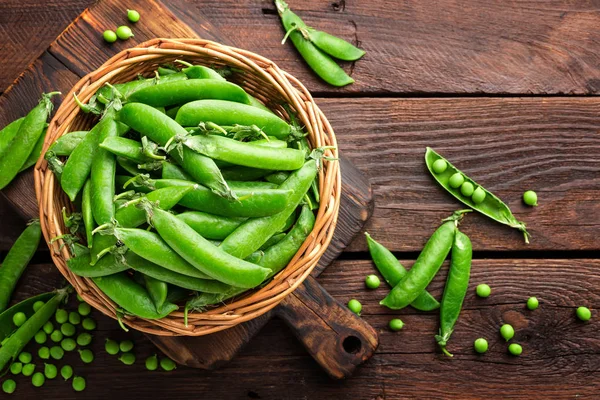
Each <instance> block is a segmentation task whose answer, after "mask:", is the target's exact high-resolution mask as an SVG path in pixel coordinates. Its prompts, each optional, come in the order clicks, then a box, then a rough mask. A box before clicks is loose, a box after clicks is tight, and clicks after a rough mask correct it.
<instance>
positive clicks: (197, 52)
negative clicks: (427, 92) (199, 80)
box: [35, 39, 341, 336]
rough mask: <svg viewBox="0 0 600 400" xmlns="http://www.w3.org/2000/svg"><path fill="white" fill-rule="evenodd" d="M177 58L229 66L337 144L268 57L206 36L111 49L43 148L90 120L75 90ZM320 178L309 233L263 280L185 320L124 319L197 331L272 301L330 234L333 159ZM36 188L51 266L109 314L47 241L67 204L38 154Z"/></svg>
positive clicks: (151, 329) (145, 327) (335, 190)
mask: <svg viewBox="0 0 600 400" xmlns="http://www.w3.org/2000/svg"><path fill="white" fill-rule="evenodd" d="M176 59H183V60H186V61H189V62H192V63H194V64H202V65H206V66H216V67H221V66H229V67H231V68H232V69H233V71H234V73H233V74H232V76H231V77H230V78H229V79H230V80H231V81H233V82H235V83H237V84H239V85H240V86H242V87H243V88H244V89H245V90H246V91H248V92H249V93H250V94H252V95H253V96H255V97H256V98H258V99H260V100H261V101H263V102H264V103H265V104H266V105H267V106H268V107H270V108H271V109H272V110H273V111H275V112H276V113H277V114H279V115H280V116H281V117H283V118H284V119H288V116H287V113H286V111H285V109H284V108H283V107H282V106H281V104H288V105H289V106H291V108H292V109H293V110H294V111H295V112H296V113H297V115H298V117H299V118H300V119H301V121H302V123H303V124H304V125H305V126H306V130H307V131H308V135H309V136H308V138H309V141H310V143H311V146H312V147H320V146H337V144H336V139H335V135H334V133H333V129H332V128H331V125H330V124H329V122H328V121H327V119H326V118H325V115H323V113H322V112H321V110H320V109H319V108H318V107H317V105H316V104H315V102H314V101H313V99H312V97H311V95H310V93H309V92H308V90H306V88H305V87H304V86H303V85H302V84H301V83H300V82H299V81H298V80H297V79H296V78H294V77H293V76H291V75H289V74H288V73H286V72H284V71H282V70H280V69H279V68H278V67H277V66H276V65H275V64H274V63H273V62H271V61H270V60H268V59H266V58H263V57H261V56H259V55H256V54H254V53H251V52H248V51H245V50H241V49H236V48H233V47H229V46H224V45H221V44H218V43H215V42H211V41H207V40H201V39H154V40H150V41H148V42H145V43H142V44H140V45H139V46H137V47H134V48H131V49H128V50H124V51H122V52H120V53H118V54H117V55H115V56H114V57H112V58H111V59H110V60H108V61H107V62H106V63H105V64H104V65H102V66H101V67H100V68H98V69H97V70H96V71H94V72H92V73H90V74H88V75H87V76H85V77H84V78H83V79H81V80H80V81H79V82H78V83H77V84H76V85H75V86H74V87H73V89H72V90H71V92H69V93H68V94H67V95H66V96H65V97H64V101H63V103H62V105H61V106H60V108H59V109H58V110H57V112H56V115H55V116H54V118H53V119H52V121H51V122H50V126H49V127H48V133H47V136H46V142H45V144H44V152H43V153H45V151H46V150H47V148H48V147H49V146H50V144H51V143H53V142H54V141H55V140H56V139H57V138H58V137H60V136H61V135H63V134H65V133H67V132H71V131H75V130H82V129H86V128H87V129H89V127H90V126H91V124H92V123H93V117H91V116H89V115H86V114H84V113H83V112H81V110H80V109H79V107H78V106H77V105H76V104H75V102H74V100H73V94H74V93H77V95H78V97H79V98H80V99H81V100H82V101H84V102H86V101H87V100H88V99H89V98H90V97H91V96H92V95H93V94H94V93H95V92H96V90H97V89H98V88H100V87H101V86H102V85H104V83H105V82H111V83H119V82H124V81H127V80H131V79H134V78H135V77H136V76H137V75H138V74H142V75H145V76H150V75H151V74H152V71H154V70H155V69H156V67H157V66H158V65H160V64H165V63H170V62H173V61H174V60H176ZM327 154H328V155H330V156H333V157H337V150H333V151H331V150H329V151H328V153H327ZM319 184H320V185H319V187H320V192H321V203H320V204H321V205H320V208H319V211H318V214H317V218H316V223H315V227H314V229H313V231H312V233H311V234H310V236H309V237H308V238H307V240H306V241H305V242H304V244H303V245H302V247H301V249H300V250H299V251H298V253H297V254H296V255H295V257H294V258H293V260H292V261H291V262H290V263H289V265H288V266H287V267H286V268H285V269H284V270H283V271H281V272H280V273H279V274H277V275H276V276H275V278H274V279H273V280H272V281H271V282H269V283H268V284H267V285H266V286H264V287H262V288H261V289H258V290H254V291H251V292H249V294H247V295H245V296H243V297H240V298H237V299H234V301H232V302H229V303H227V304H225V305H222V306H220V307H218V308H213V309H210V310H208V311H205V312H202V313H198V312H195V313H191V314H190V315H189V319H188V325H187V326H186V325H185V324H184V313H183V312H182V311H181V309H180V310H179V311H176V312H173V313H172V314H170V315H169V316H168V317H166V318H163V319H160V320H146V319H142V318H136V317H132V316H126V317H125V318H124V319H123V322H124V323H125V324H127V325H129V326H130V327H132V328H135V329H137V330H140V331H143V332H147V333H151V334H155V335H163V336H176V335H184V336H201V335H207V334H210V333H213V332H217V331H221V330H224V329H227V328H230V327H232V326H235V325H237V324H239V323H242V322H245V321H248V320H251V319H253V318H256V317H258V316H259V315H261V314H264V313H265V312H267V311H269V310H270V309H272V308H273V307H275V306H276V305H277V304H279V302H281V300H283V298H284V297H285V296H287V295H288V294H290V293H291V292H292V291H293V290H294V289H296V288H297V287H298V286H299V285H300V284H301V283H302V281H303V280H304V279H305V278H306V277H307V276H308V275H309V274H310V272H311V270H312V269H313V268H314V267H315V265H316V264H317V263H318V261H319V259H320V258H321V256H322V255H323V253H324V252H325V249H326V248H327V246H328V245H329V242H330V241H331V237H332V236H333V231H334V229H335V225H336V221H337V215H338V210H339V205H340V191H341V178H340V170H339V165H338V163H337V162H335V161H324V167H323V169H322V170H321V171H320V172H319ZM35 191H36V196H37V199H38V203H39V208H40V221H41V225H42V230H43V233H44V237H45V238H46V242H47V243H48V246H49V247H50V250H51V254H52V258H53V260H54V263H55V264H56V267H57V268H58V269H59V271H60V272H61V273H62V274H63V275H64V276H65V278H66V279H67V280H68V281H69V282H70V283H71V284H72V285H73V287H75V289H76V290H77V292H78V293H79V294H80V295H81V297H83V298H84V299H85V301H86V302H88V303H89V304H90V305H92V306H94V307H95V308H97V309H98V310H100V311H101V312H103V313H104V314H106V315H108V316H110V317H113V318H116V305H115V304H114V303H113V302H112V301H111V300H110V299H109V298H108V297H107V296H106V295H104V293H102V292H101V291H100V290H99V289H98V287H96V285H95V284H94V283H93V282H92V281H91V280H90V279H87V278H82V277H79V276H76V275H74V274H73V273H71V271H70V270H69V268H68V267H67V265H66V260H68V259H69V258H70V257H71V254H70V253H69V250H68V246H64V243H63V242H62V240H57V241H55V242H53V243H51V239H52V238H55V237H57V236H60V235H62V234H63V233H65V232H66V228H65V226H64V223H63V221H62V215H61V210H62V209H63V207H66V208H67V210H68V211H71V210H73V205H72V204H71V203H70V202H69V200H68V198H67V196H66V195H65V194H64V193H63V192H62V190H61V189H60V185H59V183H58V181H57V180H56V179H55V177H54V175H53V173H52V172H51V171H50V170H49V168H48V165H47V163H46V161H45V160H44V159H43V157H42V158H41V159H40V160H39V161H38V162H37V164H36V166H35Z"/></svg>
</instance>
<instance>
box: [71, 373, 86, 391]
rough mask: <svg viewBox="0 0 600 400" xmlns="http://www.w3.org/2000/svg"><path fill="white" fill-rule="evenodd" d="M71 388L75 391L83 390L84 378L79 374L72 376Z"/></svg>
mask: <svg viewBox="0 0 600 400" xmlns="http://www.w3.org/2000/svg"><path fill="white" fill-rule="evenodd" d="M73 389H74V390H75V391H76V392H83V391H84V390H85V379H83V378H82V377H81V376H76V377H75V378H73Z"/></svg>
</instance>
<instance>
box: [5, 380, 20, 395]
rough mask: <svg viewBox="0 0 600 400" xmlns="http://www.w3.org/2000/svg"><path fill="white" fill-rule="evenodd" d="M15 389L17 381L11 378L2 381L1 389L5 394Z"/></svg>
mask: <svg viewBox="0 0 600 400" xmlns="http://www.w3.org/2000/svg"><path fill="white" fill-rule="evenodd" d="M16 389H17V383H16V382H15V381H13V380H12V379H7V380H5V381H4V382H2V391H3V392H4V393H6V394H12V393H14V392H15V390H16Z"/></svg>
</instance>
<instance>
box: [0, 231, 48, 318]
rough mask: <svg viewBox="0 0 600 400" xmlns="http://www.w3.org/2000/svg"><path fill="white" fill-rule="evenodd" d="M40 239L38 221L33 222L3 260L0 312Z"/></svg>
mask: <svg viewBox="0 0 600 400" xmlns="http://www.w3.org/2000/svg"><path fill="white" fill-rule="evenodd" d="M41 237H42V230H41V228H40V221H39V220H35V221H33V222H32V223H31V224H30V225H29V226H28V227H27V228H26V229H25V230H24V231H23V233H21V235H20V236H19V238H18V239H17V241H16V242H15V243H14V244H13V246H12V247H11V249H10V250H9V251H8V254H7V255H6V257H5V258H4V261H3V262H2V267H1V268H0V312H3V311H4V310H6V308H7V306H8V303H9V302H10V296H11V294H12V292H13V290H14V289H15V285H16V284H17V281H18V280H19V278H20V277H21V275H22V274H23V271H25V268H26V267H27V265H28V264H29V261H31V258H32V257H33V255H34V254H35V251H36V250H37V248H38V246H39V244H40V239H41Z"/></svg>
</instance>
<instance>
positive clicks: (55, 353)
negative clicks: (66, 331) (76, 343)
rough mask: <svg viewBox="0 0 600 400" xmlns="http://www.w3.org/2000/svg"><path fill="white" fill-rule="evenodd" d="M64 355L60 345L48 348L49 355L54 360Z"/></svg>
mask: <svg viewBox="0 0 600 400" xmlns="http://www.w3.org/2000/svg"><path fill="white" fill-rule="evenodd" d="M64 355H65V351H64V350H63V349H62V347H58V346H52V347H51V348H50V356H51V357H52V358H54V359H55V360H60V359H61V358H63V356H64Z"/></svg>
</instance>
